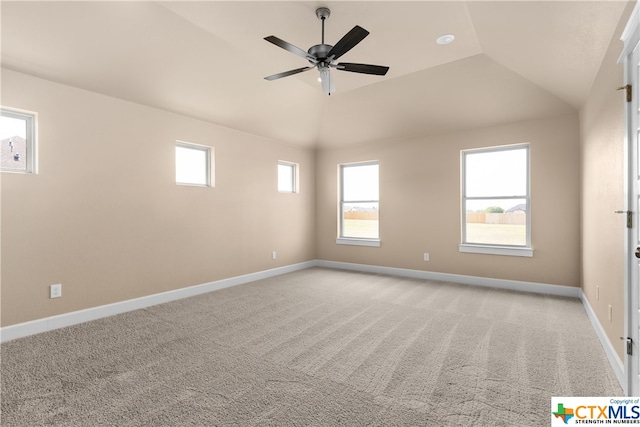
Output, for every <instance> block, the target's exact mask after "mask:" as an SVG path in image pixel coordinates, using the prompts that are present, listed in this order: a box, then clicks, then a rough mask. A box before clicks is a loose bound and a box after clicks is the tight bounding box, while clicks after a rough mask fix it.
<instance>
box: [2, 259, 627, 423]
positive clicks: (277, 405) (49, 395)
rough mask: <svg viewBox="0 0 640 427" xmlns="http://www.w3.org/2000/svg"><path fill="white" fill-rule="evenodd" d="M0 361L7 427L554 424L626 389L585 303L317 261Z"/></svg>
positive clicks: (29, 347)
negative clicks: (564, 405)
mask: <svg viewBox="0 0 640 427" xmlns="http://www.w3.org/2000/svg"><path fill="white" fill-rule="evenodd" d="M1 356H2V361H1V363H2V370H1V374H2V390H1V392H2V395H1V398H2V419H1V424H2V425H3V426H29V427H30V426H39V425H56V426H243V427H244V426H334V425H344V426H423V425H428V426H514V425H519V426H548V425H549V424H550V407H551V403H550V399H551V396H598V395H604V396H607V395H617V396H620V395H622V390H621V389H620V387H619V385H618V383H617V381H616V379H615V376H614V374H613V372H612V370H611V368H610V366H609V365H608V362H607V360H606V357H605V355H604V352H603V350H602V347H601V346H600V344H599V342H598V339H597V338H596V336H595V333H594V332H593V329H592V327H591V325H590V323H589V320H588V319H587V316H586V313H585V312H584V309H583V307H582V305H581V303H580V302H579V301H578V300H575V299H567V298H558V297H550V296H541V295H532V294H525V293H517V292H509V291H503V290H497V289H489V288H479V287H470V286H461V285H454V284H448V283H441V282H431V281H424V280H414V279H406V278H398V277H390V276H383V275H374V274H364V273H355V272H345V271H334V270H329V269H322V268H312V269H308V270H304V271H300V272H296V273H291V274H287V275H283V276H279V277H274V278H270V279H266V280H261V281H258V282H254V283H250V284H246V285H242V286H236V287H233V288H228V289H224V290H221V291H217V292H213V293H210V294H207V295H202V296H198V297H193V298H189V299H184V300H181V301H176V302H172V303H169V304H164V305H161V306H155V307H151V308H148V309H145V310H139V311H135V312H131V313H127V314H123V315H118V316H114V317H110V318H106V319H102V320H97V321H94V322H90V323H86V324H83V325H78V326H74V327H70V328H65V329H61V330H57V331H52V332H48V333H44V334H40V335H37V336H33V337H28V338H24V339H20V340H15V341H11V342H8V343H5V344H3V345H2V347H1Z"/></svg>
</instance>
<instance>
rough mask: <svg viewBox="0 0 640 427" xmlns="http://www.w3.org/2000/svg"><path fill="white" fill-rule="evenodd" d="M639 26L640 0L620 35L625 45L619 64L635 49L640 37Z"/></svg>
mask: <svg viewBox="0 0 640 427" xmlns="http://www.w3.org/2000/svg"><path fill="white" fill-rule="evenodd" d="M638 27H640V1H637V2H636V5H635V7H634V8H633V11H632V12H631V16H630V17H629V20H628V21H627V25H626V26H625V28H624V30H623V31H622V35H620V40H622V42H623V43H624V47H623V48H622V53H620V57H619V58H618V64H622V63H623V62H624V61H625V59H626V58H627V56H629V54H630V53H631V52H632V51H633V49H634V48H635V46H636V44H638V37H640V31H638Z"/></svg>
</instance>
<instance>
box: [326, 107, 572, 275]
mask: <svg viewBox="0 0 640 427" xmlns="http://www.w3.org/2000/svg"><path fill="white" fill-rule="evenodd" d="M522 142H529V143H530V144H531V204H532V207H531V212H532V246H533V248H534V251H535V252H534V257H533V258H521V257H511V256H496V255H481V254H469V253H460V252H459V251H458V245H459V243H460V150H464V149H470V148H478V147H491V146H497V145H507V144H515V143H522ZM578 152H579V137H578V117H577V114H569V115H565V116H561V117H555V118H549V119H542V120H532V121H526V122H520V123H513V124H509V125H504V126H497V127H492V128H486V129H476V130H472V131H466V132H458V133H451V134H446V135H440V136H431V137H425V138H419V139H415V140H410V141H387V142H384V143H377V144H367V145H359V146H354V147H349V148H343V149H324V150H321V151H319V153H318V158H317V163H316V170H317V178H316V185H317V192H318V195H317V210H318V212H317V242H318V246H317V252H318V253H317V255H318V258H320V259H325V260H334V261H343V262H353V263H362V264H373V265H382V266H390V267H398V268H410V269H417V270H426V271H433V272H442V273H451V274H461V275H471V276H480V277H489V278H499V279H511V280H519V281H528V282H538V283H547V284H553V285H565V286H580V258H579V253H580V235H579V233H580V228H579V220H580V216H579V200H580V199H579V191H580V185H579V156H578ZM365 160H379V162H380V239H381V247H380V248H371V247H358V246H344V245H336V243H335V239H336V233H337V221H338V218H337V199H338V195H337V188H338V181H337V166H338V164H340V163H347V162H356V161H365ZM424 252H429V253H430V259H431V260H430V261H429V262H425V261H423V253H424Z"/></svg>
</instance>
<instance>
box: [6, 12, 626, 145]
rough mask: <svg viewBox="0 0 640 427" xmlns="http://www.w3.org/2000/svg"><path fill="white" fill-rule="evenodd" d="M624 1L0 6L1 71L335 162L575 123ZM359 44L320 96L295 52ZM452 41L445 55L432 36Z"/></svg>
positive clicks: (313, 78) (313, 72)
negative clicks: (354, 69) (407, 146)
mask: <svg viewBox="0 0 640 427" xmlns="http://www.w3.org/2000/svg"><path fill="white" fill-rule="evenodd" d="M627 5H628V2H626V1H611V0H609V1H566V2H564V1H531V2H525V1H496V2H480V1H470V2H462V1H441V2H437V1H408V2H404V1H402V2H401V1H339V2H322V1H283V2H271V1H256V2H247V1H234V2H225V1H194V2H187V1H174V2H128V1H124V2H56V1H47V2H9V1H2V2H1V4H0V7H1V24H2V27H1V33H2V51H1V52H2V56H1V60H2V65H3V66H4V67H7V68H10V69H14V70H17V71H22V72H25V73H29V74H33V75H36V76H39V77H43V78H47V79H50V80H53V81H57V82H61V83H65V84H69V85H72V86H76V87H80V88H83V89H88V90H92V91H95V92H99V93H103V94H107V95H111V96H115V97H119V98H122V99H126V100H130V101H133V102H138V103H141V104H145V105H149V106H153V107H157V108H161V109H165V110H168V111H173V112H177V113H181V114H185V115H188V116H192V117H196V118H199V119H202V120H206V121H209V122H212V123H217V124H220V125H223V126H226V127H230V128H234V129H239V130H242V131H245V132H250V133H253V134H257V135H261V136H264V137H267V138H271V139H275V140H278V141H282V142H286V143H291V144H297V145H303V146H323V147H325V146H335V145H344V144H351V143H358V142H364V141H375V140H387V139H394V138H406V137H413V136H417V135H425V134H434V133H440V132H447V131H452V130H457V129H465V128H466V129H468V128H474V127H480V126H490V125H495V124H500V123H508V122H513V121H518V120H525V119H529V118H536V117H545V116H550V115H554V114H562V113H568V112H571V111H575V110H576V109H577V108H579V107H580V105H581V104H582V103H583V102H584V100H585V98H586V96H587V95H588V92H589V89H590V86H591V83H592V81H593V79H594V77H595V75H596V73H597V71H598V68H599V66H600V63H601V61H602V58H603V56H604V53H605V51H606V48H607V46H608V44H609V42H610V41H611V39H612V37H613V36H614V31H615V28H616V26H617V24H618V22H619V21H620V19H621V17H622V15H623V12H624V9H625V7H626V6H627ZM320 6H325V7H329V8H330V9H331V16H330V18H329V19H328V20H327V21H326V24H325V42H326V43H328V44H335V43H336V42H337V41H338V40H339V39H340V38H341V37H342V36H343V35H344V34H345V33H347V31H349V30H350V29H351V28H353V26H355V25H356V24H357V25H360V26H362V27H364V28H365V29H367V30H368V31H369V32H370V35H369V36H368V37H367V38H365V39H364V40H363V41H362V42H361V43H360V44H358V45H357V46H356V47H354V48H353V49H352V50H351V51H350V52H348V53H347V54H345V55H344V56H343V57H342V58H340V60H339V61H338V62H340V61H343V62H360V63H367V64H376V65H387V66H389V67H390V71H389V72H388V73H387V75H386V76H384V77H380V76H371V75H364V74H356V73H347V72H340V71H332V74H333V75H334V78H335V81H336V89H337V90H336V93H334V94H332V95H331V96H326V95H324V94H323V93H322V91H321V88H320V86H319V83H318V82H317V80H316V79H317V76H318V75H317V71H316V70H311V71H309V72H306V73H301V74H298V75H295V76H290V77H286V78H283V79H279V80H275V81H267V80H264V79H263V77H265V76H268V75H271V74H275V73H278V72H281V71H286V70H290V69H295V68H300V67H304V66H306V65H308V63H306V62H305V60H304V59H302V58H300V57H298V56H296V55H293V54H291V53H289V52H287V51H285V50H283V49H280V48H278V47H276V46H274V45H272V44H270V43H268V42H266V41H264V40H263V38H264V37H266V36H269V35H275V36H277V37H279V38H281V39H283V40H286V41H287V42H289V43H291V44H293V45H296V46H298V47H300V48H302V49H303V50H307V49H308V48H309V47H311V46H312V45H315V44H319V43H320V38H321V23H320V21H319V20H318V19H317V18H316V16H315V10H316V9H317V8H318V7H320ZM445 33H452V34H455V36H456V40H455V41H454V42H453V43H452V44H449V45H445V46H441V45H438V44H436V43H435V39H436V38H437V36H439V35H441V34H445Z"/></svg>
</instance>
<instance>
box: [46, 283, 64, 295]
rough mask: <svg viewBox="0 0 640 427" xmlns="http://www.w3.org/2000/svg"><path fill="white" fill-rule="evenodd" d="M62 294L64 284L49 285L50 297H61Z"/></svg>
mask: <svg viewBox="0 0 640 427" xmlns="http://www.w3.org/2000/svg"><path fill="white" fill-rule="evenodd" d="M61 296H62V285H51V286H49V298H60V297H61Z"/></svg>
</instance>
